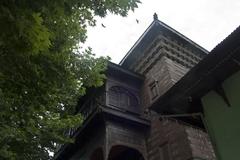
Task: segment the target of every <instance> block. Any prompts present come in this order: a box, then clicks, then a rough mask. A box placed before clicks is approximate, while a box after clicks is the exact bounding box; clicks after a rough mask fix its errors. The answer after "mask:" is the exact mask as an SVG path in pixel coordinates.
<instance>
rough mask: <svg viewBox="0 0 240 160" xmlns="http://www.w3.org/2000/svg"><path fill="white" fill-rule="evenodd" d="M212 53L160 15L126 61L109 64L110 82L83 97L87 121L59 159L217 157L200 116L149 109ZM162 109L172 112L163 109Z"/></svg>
mask: <svg viewBox="0 0 240 160" xmlns="http://www.w3.org/2000/svg"><path fill="white" fill-rule="evenodd" d="M207 53H208V52H207V51H206V50H205V49H204V48H202V47H200V46H199V45H197V44H196V43H194V42H193V41H191V40H190V39H188V38H187V37H185V36H184V35H182V34H181V33H179V32H177V31H176V30H174V29H173V28H171V27H169V26H168V25H166V24H165V23H163V22H161V21H159V20H158V17H157V15H156V14H155V15H154V20H153V22H152V23H151V24H150V26H149V27H148V28H147V30H146V31H145V32H144V33H143V34H142V36H141V37H140V38H139V39H138V40H137V42H136V43H135V44H134V46H133V47H132V48H131V49H130V51H129V52H128V53H127V54H126V56H125V57H124V58H123V59H122V61H121V62H120V64H119V65H117V64H113V63H109V65H108V69H107V71H106V76H107V79H106V82H105V84H104V86H102V87H101V88H97V89H89V91H88V94H87V95H86V96H84V97H82V98H81V100H80V103H79V105H78V112H80V113H82V114H83V116H84V123H83V125H82V126H81V127H80V128H77V129H72V130H71V131H70V132H69V135H70V136H72V137H74V138H75V139H76V141H75V143H74V144H66V145H64V146H62V147H61V149H60V150H59V151H58V152H57V153H56V156H55V159H57V160H62V159H64V160H66V159H67V160H68V159H69V160H78V159H89V160H120V159H121V160H124V159H131V160H157V159H161V160H163V159H164V160H175V159H178V160H187V159H194V158H196V157H198V158H208V159H214V158H215V156H214V153H213V150H212V147H211V143H210V142H209V140H208V135H207V133H205V132H204V128H201V127H202V126H201V122H200V120H199V119H194V118H193V119H192V118H187V119H183V120H182V119H179V118H175V117H173V118H161V117H162V116H161V115H159V114H156V113H154V112H152V111H150V110H149V108H150V107H151V106H152V105H157V101H158V99H159V98H161V97H162V96H166V95H165V93H166V91H168V90H169V89H171V87H172V86H173V85H174V84H175V83H177V81H178V80H179V79H181V77H182V76H183V75H185V74H186V73H187V72H188V71H189V70H190V69H191V68H192V67H193V66H194V65H196V64H197V63H198V62H199V61H200V60H201V59H202V58H203V57H204V56H205V55H206V54H207ZM176 112H178V110H176ZM162 114H170V113H168V112H167V111H166V110H165V109H164V108H162ZM199 124H200V125H199ZM195 125H196V126H195ZM199 127H200V128H199ZM199 139H201V140H200V141H198V140H199ZM200 145H205V146H204V147H205V149H204V151H203V150H202V149H199V148H198V146H200Z"/></svg>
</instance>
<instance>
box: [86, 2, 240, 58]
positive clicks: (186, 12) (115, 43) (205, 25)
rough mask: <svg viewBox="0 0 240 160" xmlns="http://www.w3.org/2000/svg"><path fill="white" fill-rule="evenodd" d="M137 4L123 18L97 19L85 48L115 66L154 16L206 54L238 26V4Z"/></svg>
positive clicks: (109, 16) (89, 33) (90, 30)
mask: <svg viewBox="0 0 240 160" xmlns="http://www.w3.org/2000/svg"><path fill="white" fill-rule="evenodd" d="M141 1H142V4H140V5H139V8H137V9H136V10H135V11H134V12H130V13H129V15H128V16H127V17H125V18H123V17H120V16H115V15H108V16H107V17H106V18H104V19H100V18H98V19H97V20H98V22H97V26H96V27H89V29H88V39H87V42H86V43H85V46H90V47H92V49H93V52H94V53H96V55H98V56H100V55H103V56H106V55H108V56H110V57H111V58H112V61H113V62H115V63H119V62H120V60H121V59H122V58H123V57H124V55H125V54H126V53H127V52H128V51H129V50H130V48H131V47H132V46H133V44H134V43H135V42H136V41H137V39H138V38H139V37H140V36H141V34H142V33H143V32H144V31H145V29H146V28H147V27H148V26H149V25H150V24H151V22H152V21H153V14H154V12H156V13H157V14H158V19H159V20H161V21H163V22H164V23H166V24H168V25H169V26H171V27H172V28H174V29H175V30H177V31H179V32H180V33H182V34H183V35H185V36H187V37H188V38H190V39H191V40H193V41H194V42H196V43H198V44H199V45H200V46H202V47H204V48H205V49H207V50H209V51H210V50H211V49H213V47H215V46H216V45H217V44H218V43H219V42H221V41H222V40H223V39H224V38H225V37H226V36H227V35H229V34H230V33H231V32H232V31H233V30H234V29H235V28H237V27H238V26H239V25H240V0H141ZM136 19H137V20H138V21H139V23H137V21H136ZM102 24H103V25H104V26H106V27H105V28H104V27H102Z"/></svg>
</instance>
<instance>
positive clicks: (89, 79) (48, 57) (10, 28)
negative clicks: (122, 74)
mask: <svg viewBox="0 0 240 160" xmlns="http://www.w3.org/2000/svg"><path fill="white" fill-rule="evenodd" d="M138 3H139V1H138V0H1V2H0V31H1V33H0V144H1V145H0V159H3V160H4V159H10V160H15V159H18V160H21V159H24V160H25V159H27V160H31V159H34V160H35V159H51V157H50V156H49V154H48V153H49V151H51V152H53V151H54V149H55V146H56V145H55V144H56V143H65V142H70V141H72V140H71V139H69V138H67V137H65V136H64V135H63V134H62V133H63V131H64V130H66V129H69V128H71V127H74V126H76V125H78V124H79V123H80V122H81V116H79V115H74V114H73V112H74V107H75V105H76V102H77V99H78V98H79V97H80V96H82V95H84V94H85V90H86V88H87V87H98V86H101V85H102V84H103V80H104V74H103V71H104V70H105V69H106V63H107V61H106V60H107V58H104V57H100V58H96V57H95V56H94V55H93V54H92V53H91V49H87V50H85V51H83V52H79V50H78V49H79V47H80V46H79V44H81V43H83V42H84V41H85V39H86V37H87V31H86V27H87V25H91V26H94V25H95V19H94V17H95V16H101V17H105V16H106V15H107V14H108V13H113V14H119V15H121V16H127V13H128V11H129V10H134V8H136V7H137V4H138Z"/></svg>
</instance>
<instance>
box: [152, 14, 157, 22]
mask: <svg viewBox="0 0 240 160" xmlns="http://www.w3.org/2000/svg"><path fill="white" fill-rule="evenodd" d="M153 20H154V21H156V20H158V15H157V13H154V15H153Z"/></svg>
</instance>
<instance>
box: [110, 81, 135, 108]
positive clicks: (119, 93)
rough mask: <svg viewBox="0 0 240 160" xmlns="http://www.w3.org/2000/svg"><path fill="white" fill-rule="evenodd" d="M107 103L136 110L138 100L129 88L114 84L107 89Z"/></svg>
mask: <svg viewBox="0 0 240 160" xmlns="http://www.w3.org/2000/svg"><path fill="white" fill-rule="evenodd" d="M108 95H109V105H112V106H115V107H119V108H124V109H127V110H132V111H135V112H136V111H137V107H138V105H139V104H138V100H137V97H136V96H135V95H134V94H133V93H131V92H130V91H129V90H127V89H125V88H123V87H120V86H114V87H111V88H110V89H109V94H108Z"/></svg>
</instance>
